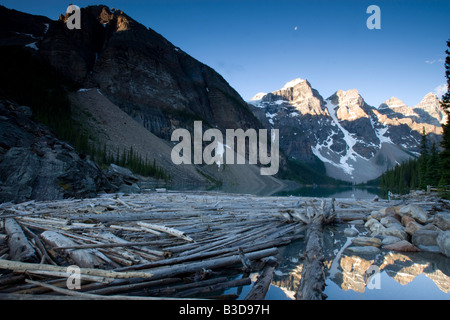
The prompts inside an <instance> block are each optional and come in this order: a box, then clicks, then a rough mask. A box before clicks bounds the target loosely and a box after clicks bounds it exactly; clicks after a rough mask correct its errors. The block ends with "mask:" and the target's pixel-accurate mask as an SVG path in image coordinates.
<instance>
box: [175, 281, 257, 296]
mask: <svg viewBox="0 0 450 320" xmlns="http://www.w3.org/2000/svg"><path fill="white" fill-rule="evenodd" d="M251 283H252V280H251V279H250V278H247V277H246V278H242V279H236V280H230V281H227V282H223V283H218V284H215V285H210V286H205V287H201V288H195V289H190V290H185V291H182V292H179V293H177V294H175V295H174V296H176V297H191V296H196V295H199V294H206V293H211V292H216V291H221V290H225V289H228V288H234V287H241V286H246V285H249V284H251Z"/></svg>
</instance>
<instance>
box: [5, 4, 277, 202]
mask: <svg viewBox="0 0 450 320" xmlns="http://www.w3.org/2000/svg"><path fill="white" fill-rule="evenodd" d="M81 16H82V19H81V29H80V30H69V29H67V27H66V25H65V21H66V20H67V19H68V16H67V15H66V16H64V15H61V16H60V18H59V20H57V21H54V20H51V19H48V18H46V17H41V16H35V15H31V14H26V13H22V12H18V11H15V10H10V9H7V8H5V7H3V6H0V27H1V28H0V29H1V31H0V53H1V54H2V56H3V57H9V58H11V52H12V51H14V50H19V51H23V52H26V53H27V55H29V56H31V57H32V58H33V59H34V58H35V59H36V61H39V66H40V67H44V66H45V67H46V68H47V69H46V70H51V71H49V73H52V74H53V73H54V74H55V76H57V77H63V78H65V79H67V80H68V81H67V82H70V83H71V84H73V85H72V86H71V88H70V89H69V91H70V95H69V98H70V99H71V100H72V107H71V108H72V115H80V114H81V115H82V116H83V115H84V116H85V117H86V116H87V117H88V119H87V120H90V121H84V120H86V119H84V120H83V118H80V119H81V121H80V122H81V125H83V129H87V130H88V131H89V133H90V135H93V136H95V137H94V138H95V139H97V140H100V142H101V143H102V144H103V143H106V144H107V147H108V148H110V147H111V148H112V151H113V152H116V151H117V150H124V149H126V150H129V148H130V147H131V146H132V147H133V150H139V151H141V152H140V153H141V156H142V157H143V158H144V159H145V158H146V157H147V156H148V158H149V160H150V161H154V160H155V161H156V163H157V165H159V166H161V167H163V169H164V170H165V171H166V172H168V173H169V174H170V175H171V177H172V181H173V182H174V184H175V185H176V186H178V184H179V183H181V184H183V186H185V185H186V186H188V185H194V186H198V185H199V184H201V185H205V186H207V187H211V185H213V186H214V185H216V184H223V188H224V189H225V190H231V189H233V190H234V189H236V190H237V191H238V192H239V191H241V192H244V191H245V192H250V193H260V192H262V193H263V194H266V192H267V193H271V192H275V191H276V190H277V189H278V188H280V187H282V186H284V184H283V183H282V182H281V181H279V180H278V179H276V178H274V177H262V176H259V168H258V167H257V166H255V165H240V166H221V167H220V168H218V166H214V165H209V166H208V165H195V166H192V167H190V168H183V166H178V167H177V166H176V165H175V164H173V163H172V161H170V159H171V150H172V147H173V145H174V144H175V143H173V142H170V141H168V140H170V137H171V133H172V131H173V130H175V129H178V128H184V129H188V130H190V132H192V127H193V123H194V121H195V120H201V121H202V122H203V126H204V130H206V129H207V128H218V129H220V130H222V131H223V132H224V131H225V129H237V128H242V129H244V130H245V129H248V128H254V129H258V128H263V127H262V125H261V123H260V122H259V121H258V120H257V119H256V118H255V116H254V115H253V114H252V112H251V111H250V110H249V108H248V105H247V103H246V102H245V101H244V100H243V99H242V98H241V97H240V95H239V94H238V93H237V92H236V91H235V90H234V89H233V88H231V87H230V86H229V84H228V83H227V82H226V81H225V80H224V78H223V77H222V76H220V75H219V74H218V73H217V72H215V71H214V70H213V69H212V68H210V67H208V66H206V65H204V64H203V63H201V62H199V61H197V60H196V59H194V58H192V57H191V56H189V55H188V54H187V53H185V52H183V51H182V50H181V49H180V48H178V47H175V46H174V45H173V44H171V43H170V42H169V41H167V40H166V39H165V38H164V37H162V36H161V35H159V34H158V33H156V32H155V31H153V30H151V29H148V28H146V27H145V26H143V25H141V24H139V23H138V22H136V21H134V20H133V19H132V18H130V17H129V16H127V15H126V14H125V13H123V12H122V11H120V10H113V9H109V8H108V7H106V6H90V7H86V8H82V9H81ZM11 48H13V49H14V50H10V49H11ZM6 52H9V54H6ZM17 59H20V58H19V57H17ZM4 60H5V59H4ZM14 62H15V63H14V65H20V61H14ZM9 71H10V74H14V70H9ZM7 76H8V75H6V76H5V77H7ZM55 79H56V78H55ZM5 80H6V79H5ZM36 82H39V81H38V80H37V81H36ZM64 83H66V82H64ZM3 84H5V85H4V86H3ZM8 86H9V85H8V82H7V81H4V82H2V87H0V95H4V94H5V95H6V97H7V98H9V97H8V94H9V93H10V92H11V90H10V89H11V88H7V87H8ZM19 86H20V83H19ZM64 86H65V84H64ZM73 88H76V89H75V91H73ZM12 89H15V88H12ZM77 90H78V92H77ZM12 91H15V90H12ZM18 91H19V92H24V93H25V94H27V93H26V88H20V90H18ZM16 93H17V92H16ZM16 96H17V95H16ZM12 100H14V99H11V101H12ZM98 101H100V102H101V104H102V107H101V108H97V109H96V110H95V111H98V112H89V108H92V107H93V106H92V104H93V103H96V102H98ZM118 109H121V111H123V112H124V114H121V115H120V118H121V120H120V121H122V122H121V123H116V124H114V123H113V122H108V121H106V120H105V119H111V117H108V113H109V112H116V113H117V114H118V113H119V112H118ZM91 110H92V109H91ZM116 118H119V117H116ZM108 126H109V127H108ZM137 126H141V127H142V128H145V129H146V130H147V131H149V132H148V134H146V133H144V132H142V130H138V132H140V133H141V134H139V135H138V134H135V132H134V130H135V129H136V128H137ZM111 127H115V129H118V128H122V129H123V130H122V131H120V130H115V131H114V132H116V133H117V132H118V133H119V134H120V136H115V135H111V134H109V135H108V132H110V131H109V130H108V129H111ZM144 140H145V141H144ZM11 147H12V148H14V147H20V141H18V142H17V145H14V146H8V148H6V149H5V152H8V150H10V148H11ZM2 159H3V158H1V157H0V163H1V162H2ZM8 174H9V173H8V172H5V179H2V181H0V182H1V183H3V182H5V181H7V179H6V177H7V175H8ZM0 187H3V186H1V185H0ZM5 187H6V186H5ZM55 188H57V189H58V188H61V186H58V185H56V186H55ZM0 189H1V188H0ZM267 189H269V190H267ZM58 190H59V189H58ZM236 190H234V191H236ZM261 190H263V191H261ZM59 194H62V193H59ZM44 197H45V195H43V197H42V198H44Z"/></svg>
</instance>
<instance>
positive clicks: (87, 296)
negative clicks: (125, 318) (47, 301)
mask: <svg viewBox="0 0 450 320" xmlns="http://www.w3.org/2000/svg"><path fill="white" fill-rule="evenodd" d="M25 281H26V282H28V283H31V284H35V285H37V286H42V287H45V288H48V289H51V290H53V291H55V292H58V293H62V294H65V295H69V296H76V297H80V298H82V299H86V300H175V299H176V298H163V297H140V296H118V295H117V296H101V295H97V294H92V293H85V292H79V291H76V290H69V289H64V288H60V287H57V286H54V285H51V284H47V283H43V282H38V281H33V280H29V279H26V280H25Z"/></svg>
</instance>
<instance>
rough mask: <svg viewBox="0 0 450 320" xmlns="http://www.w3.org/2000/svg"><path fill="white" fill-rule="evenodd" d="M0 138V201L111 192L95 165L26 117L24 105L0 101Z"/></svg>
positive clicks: (104, 177)
mask: <svg viewBox="0 0 450 320" xmlns="http://www.w3.org/2000/svg"><path fill="white" fill-rule="evenodd" d="M0 141H1V142H0V203H2V202H4V201H14V202H21V201H26V200H31V199H34V200H55V199H62V198H68V197H91V196H95V195H96V194H97V193H98V192H99V191H100V190H103V191H105V190H108V191H114V190H113V188H112V187H111V185H110V183H109V182H108V180H107V178H106V176H105V175H104V174H103V172H102V170H101V169H100V168H99V167H98V166H97V165H96V164H95V163H93V162H92V161H90V160H88V159H86V158H84V159H83V158H81V157H80V156H79V155H78V153H77V152H76V151H75V150H74V149H73V147H71V146H70V145H68V144H67V143H65V142H63V141H60V140H59V139H58V138H57V137H56V136H55V135H54V133H53V132H52V131H51V130H50V129H48V128H47V127H45V126H43V125H41V124H39V123H37V122H35V121H34V120H32V119H31V110H30V109H29V108H28V107H23V106H19V105H17V104H15V103H12V102H10V101H7V100H4V99H1V100H0Z"/></svg>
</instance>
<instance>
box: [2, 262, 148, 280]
mask: <svg viewBox="0 0 450 320" xmlns="http://www.w3.org/2000/svg"><path fill="white" fill-rule="evenodd" d="M0 269H7V270H12V271H14V272H20V273H23V272H27V271H29V270H47V271H59V272H67V267H59V266H53V265H48V264H38V263H26V262H19V261H10V260H4V259H0ZM81 274H84V275H92V276H98V277H105V278H114V279H129V278H152V277H153V274H152V273H150V272H144V271H128V272H117V271H113V270H103V269H91V268H80V275H81Z"/></svg>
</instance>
